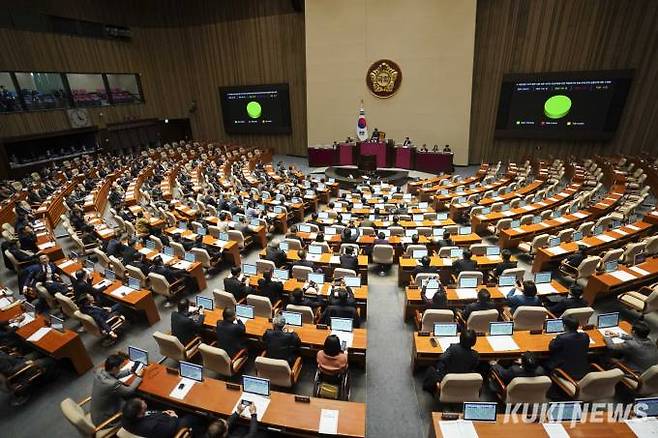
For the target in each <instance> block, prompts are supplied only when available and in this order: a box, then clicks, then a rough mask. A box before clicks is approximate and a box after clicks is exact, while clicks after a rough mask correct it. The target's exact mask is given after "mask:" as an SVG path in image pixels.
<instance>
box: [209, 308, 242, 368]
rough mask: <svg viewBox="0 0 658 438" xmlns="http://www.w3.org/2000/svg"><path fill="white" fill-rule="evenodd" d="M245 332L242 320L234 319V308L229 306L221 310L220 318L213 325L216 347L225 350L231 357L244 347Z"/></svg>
mask: <svg viewBox="0 0 658 438" xmlns="http://www.w3.org/2000/svg"><path fill="white" fill-rule="evenodd" d="M245 333H246V329H245V326H244V324H243V323H242V321H240V320H239V319H236V317H235V310H233V309H232V308H230V307H227V308H225V309H224V311H223V312H222V320H221V321H217V326H216V327H215V334H216V335H217V348H221V349H222V350H224V351H226V354H228V357H231V358H232V357H233V356H235V355H236V354H237V353H238V351H240V350H242V349H243V348H245V338H246V336H245Z"/></svg>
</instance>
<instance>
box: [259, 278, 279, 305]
mask: <svg viewBox="0 0 658 438" xmlns="http://www.w3.org/2000/svg"><path fill="white" fill-rule="evenodd" d="M256 293H257V294H258V295H260V296H263V297H267V298H269V299H270V303H272V305H274V304H275V303H276V302H277V301H279V300H280V299H281V296H282V295H283V283H281V282H280V281H273V280H272V271H265V272H263V278H261V279H260V280H258V290H257V291H256Z"/></svg>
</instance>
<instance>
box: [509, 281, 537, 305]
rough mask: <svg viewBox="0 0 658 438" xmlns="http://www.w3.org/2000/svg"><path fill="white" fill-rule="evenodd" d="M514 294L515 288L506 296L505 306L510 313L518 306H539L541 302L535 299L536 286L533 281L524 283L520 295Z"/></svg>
mask: <svg viewBox="0 0 658 438" xmlns="http://www.w3.org/2000/svg"><path fill="white" fill-rule="evenodd" d="M515 293H516V288H514V289H512V290H511V291H510V292H509V293H508V294H507V305H508V306H509V307H510V312H511V313H514V311H515V310H516V309H517V307H519V306H541V301H540V300H539V297H537V286H536V285H535V282H534V281H532V280H526V281H524V282H523V293H522V294H521V295H515Z"/></svg>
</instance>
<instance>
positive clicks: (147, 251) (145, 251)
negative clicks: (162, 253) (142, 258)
mask: <svg viewBox="0 0 658 438" xmlns="http://www.w3.org/2000/svg"><path fill="white" fill-rule="evenodd" d="M151 251H152V250H151V249H148V248H140V249H139V251H138V252H139V253H140V254H144V255H147V254H150V253H151Z"/></svg>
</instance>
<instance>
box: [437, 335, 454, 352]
mask: <svg viewBox="0 0 658 438" xmlns="http://www.w3.org/2000/svg"><path fill="white" fill-rule="evenodd" d="M434 339H436V342H438V343H439V345H440V346H441V350H442V351H446V350H447V349H448V347H450V346H451V345H452V344H459V336H438V337H436V338H434Z"/></svg>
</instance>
